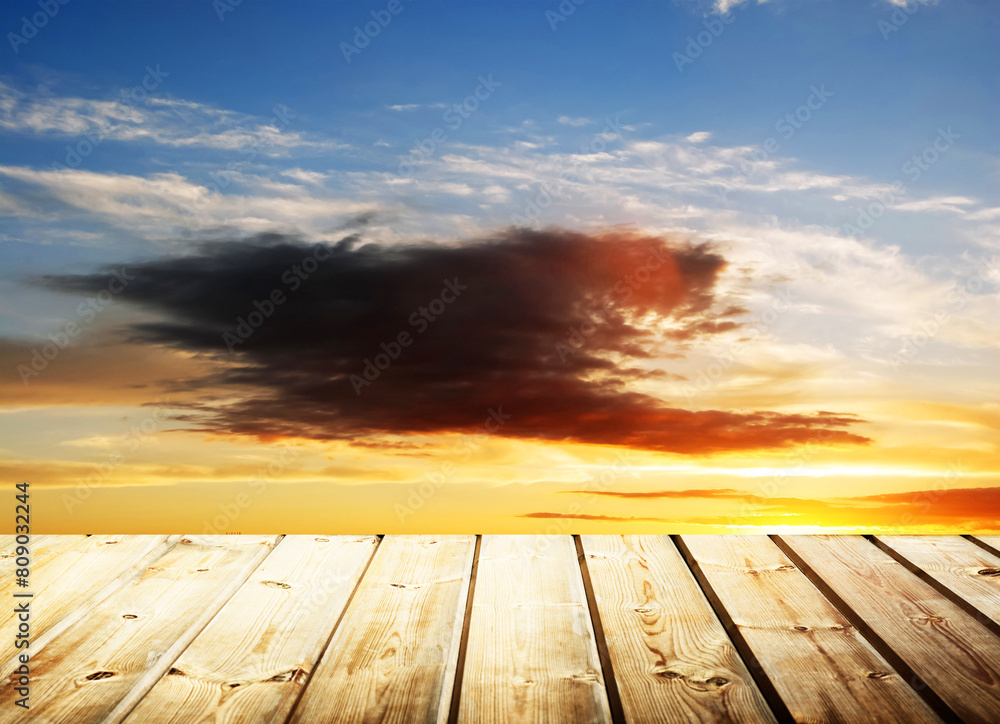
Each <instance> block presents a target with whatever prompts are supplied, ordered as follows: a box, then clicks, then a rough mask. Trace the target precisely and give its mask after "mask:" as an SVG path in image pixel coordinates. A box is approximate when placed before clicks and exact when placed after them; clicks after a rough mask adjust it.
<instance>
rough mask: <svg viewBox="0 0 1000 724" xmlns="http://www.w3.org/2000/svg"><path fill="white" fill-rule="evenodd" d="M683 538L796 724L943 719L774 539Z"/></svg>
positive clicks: (742, 537) (900, 722) (700, 536)
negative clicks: (814, 584) (797, 722)
mask: <svg viewBox="0 0 1000 724" xmlns="http://www.w3.org/2000/svg"><path fill="white" fill-rule="evenodd" d="M681 540H682V541H683V543H684V545H685V546H686V547H687V549H688V550H689V551H690V553H691V555H692V557H693V558H694V560H695V561H696V562H697V565H698V566H699V568H700V569H701V571H702V573H703V574H704V576H705V578H706V579H707V580H708V582H709V584H710V585H711V587H712V589H713V591H714V592H715V595H716V596H718V599H719V600H720V601H721V602H722V604H723V606H724V607H725V609H726V612H727V614H728V615H729V617H730V618H731V619H732V621H733V623H734V624H735V626H736V629H737V630H738V631H739V634H740V635H741V636H743V638H744V639H745V640H746V642H747V645H748V646H749V647H750V649H751V650H752V651H753V654H754V656H755V657H756V659H757V661H758V662H759V664H760V666H761V668H762V669H763V671H764V673H765V674H766V675H767V676H768V678H769V679H770V680H771V682H772V683H773V685H774V688H775V689H776V690H777V692H778V694H779V695H780V696H781V698H782V700H783V701H784V702H785V704H786V706H787V707H788V710H789V711H790V712H791V714H792V717H793V718H794V719H795V721H800V722H861V721H879V722H899V724H908V723H909V722H936V721H938V717H937V716H936V715H935V714H934V713H933V712H932V711H931V709H930V708H929V707H928V706H927V705H926V704H925V703H924V702H923V700H921V698H920V697H919V696H918V695H917V694H916V693H915V692H914V691H913V689H911V688H910V687H909V686H908V684H907V682H906V681H904V680H903V678H902V677H901V676H900V675H899V674H898V673H897V672H895V671H894V670H893V668H892V667H891V666H889V664H888V663H887V662H886V661H885V659H884V658H883V657H882V656H880V655H879V654H878V652H876V651H875V649H873V648H872V647H871V646H870V645H869V643H868V642H867V641H866V640H865V639H864V637H863V636H861V635H860V634H859V632H858V630H857V629H856V628H854V626H852V625H851V624H850V622H849V621H848V620H847V619H846V618H845V617H844V616H843V615H842V614H841V613H840V612H839V611H838V610H837V609H836V607H835V606H834V605H833V604H832V603H830V602H829V601H828V600H827V599H826V598H825V597H824V596H823V594H822V593H820V591H819V590H817V589H816V587H815V586H813V585H812V584H811V583H810V582H809V580H808V579H807V578H806V577H805V576H804V575H803V574H802V572H800V571H799V570H798V569H797V568H796V567H795V566H794V565H793V564H792V562H791V561H790V560H789V559H788V558H787V557H786V556H785V555H784V553H782V552H781V551H780V550H779V549H778V547H777V546H776V545H775V544H774V543H773V542H772V541H771V540H770V539H769V538H767V537H766V536H757V535H740V536H702V535H691V536H688V535H686V536H681ZM862 542H864V541H862Z"/></svg>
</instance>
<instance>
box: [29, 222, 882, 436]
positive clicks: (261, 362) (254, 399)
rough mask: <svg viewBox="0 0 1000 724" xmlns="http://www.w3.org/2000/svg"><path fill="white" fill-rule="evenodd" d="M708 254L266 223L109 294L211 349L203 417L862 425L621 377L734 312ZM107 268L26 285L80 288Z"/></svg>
mask: <svg viewBox="0 0 1000 724" xmlns="http://www.w3.org/2000/svg"><path fill="white" fill-rule="evenodd" d="M724 266H725V260H724V259H723V258H722V256H721V255H720V254H719V253H718V252H716V251H714V250H713V249H711V248H710V247H709V246H707V245H704V244H702V245H692V244H688V243H680V242H674V241H671V240H669V239H664V238H650V237H643V236H641V235H638V234H633V233H628V232H610V233H607V234H603V235H585V234H578V233H571V232H566V231H529V230H510V231H507V232H504V233H502V234H499V235H497V236H495V237H492V238H487V239H480V240H474V241H471V242H468V243H464V244H461V245H443V244H431V243H427V244H420V245H409V246H392V247H379V246H375V245H370V244H368V245H365V244H362V243H361V242H360V240H359V239H358V237H356V236H348V237H346V238H344V239H343V240H341V241H339V242H338V243H336V244H332V245H307V244H303V243H301V242H300V241H298V240H296V239H293V238H289V237H284V236H280V235H274V234H272V235H263V236H260V237H258V238H255V239H251V240H234V241H229V242H213V243H211V244H207V245H204V246H202V247H201V248H200V249H199V250H198V252H197V253H196V254H194V255H191V256H187V257H182V258H168V259H162V260H156V261H151V262H145V263H142V264H136V265H132V266H128V267H127V273H128V274H130V275H132V276H134V280H133V281H130V283H129V288H128V291H127V294H125V295H123V299H124V300H125V302H126V303H129V304H133V305H137V306H139V307H142V308H143V309H144V310H146V311H147V312H152V313H153V314H154V317H155V318H156V319H157V320H158V321H152V322H143V323H138V324H135V325H134V326H133V327H132V329H131V339H132V341H133V342H135V343H146V344H159V345H167V346H170V347H175V348H179V349H183V350H186V351H190V352H195V353H200V354H203V355H207V356H211V357H214V358H217V359H218V360H219V363H220V364H219V372H218V373H217V374H214V375H212V376H211V377H208V378H200V379H196V380H189V381H188V382H187V383H186V385H187V388H188V389H189V390H193V391H200V392H202V393H204V395H205V397H206V399H205V401H204V402H203V403H199V404H198V405H195V406H194V409H193V411H192V416H191V419H192V420H197V421H198V423H199V425H200V426H202V427H205V428H208V429H213V430H218V431H224V432H232V433H239V434H251V435H259V436H306V437H312V438H316V439H352V438H358V437H363V436H365V435H369V434H373V433H386V432H388V433H403V434H405V433H433V432H442V431H452V430H462V429H466V428H468V427H469V426H470V424H471V423H473V422H475V421H477V420H479V419H482V418H483V416H484V414H486V412H487V410H492V411H493V412H492V413H491V414H493V416H494V418H496V417H500V418H502V420H503V423H502V424H503V427H502V429H501V431H500V434H503V435H505V436H515V437H521V438H535V439H544V440H551V441H571V442H581V443H602V444H613V445H625V446H631V447H636V448H645V449H650V450H662V451H671V452H682V453H706V452H717V451H726V450H741V449H753V448H766V447H779V446H785V445H789V444H795V443H799V442H806V441H807V440H808V439H809V438H811V437H813V436H815V435H816V433H817V431H819V430H825V431H826V432H825V433H824V435H825V437H824V439H825V440H827V441H829V442H846V443H864V442H867V440H866V438H862V437H859V436H857V435H854V434H851V433H848V432H846V431H844V430H843V429H838V428H843V427H845V426H847V425H850V424H852V423H854V422H856V421H857V420H856V418H854V417H852V416H850V415H843V414H836V413H823V414H816V415H802V414H795V415H786V414H780V413H775V412H746V413H742V412H740V413H737V412H726V411H711V410H710V411H699V412H692V411H687V410H682V409H677V408H674V407H671V406H670V405H669V404H666V403H664V402H663V401H661V400H659V399H656V398H654V397H651V396H649V395H646V394H642V393H639V392H636V391H634V389H632V388H633V387H634V385H632V383H634V382H637V381H639V380H642V379H647V378H649V377H650V376H651V374H652V375H656V374H658V373H659V372H660V371H658V370H657V368H656V362H655V360H661V359H663V358H667V357H670V356H676V355H677V354H678V350H683V349H684V346H683V345H684V344H686V341H688V340H691V339H693V338H696V337H703V336H706V335H712V334H716V333H719V332H722V331H725V330H727V329H732V328H733V327H735V326H736V325H737V324H738V323H737V322H736V321H734V320H733V319H732V316H734V315H736V314H738V313H739V312H740V311H741V310H740V309H739V308H737V307H731V306H730V305H722V304H720V305H719V309H721V310H723V311H721V314H716V313H714V312H713V310H714V309H715V308H716V304H717V301H718V300H717V299H716V297H715V294H714V285H715V282H716V279H717V277H718V275H719V273H720V272H721V271H722V269H723V268H724ZM106 279H107V276H106V274H93V275H64V276H57V277H47V278H46V279H45V280H44V283H45V284H47V285H48V286H50V287H53V288H57V289H60V290H63V291H68V292H82V293H91V292H93V291H94V290H95V289H98V288H99V286H100V285H101V284H103V283H105V282H106ZM720 316H726V317H728V318H727V319H724V320H722V319H720V318H719V317H720ZM651 320H652V321H653V322H656V323H665V324H666V328H663V329H660V330H658V329H657V328H656V327H654V326H653V325H651V324H650V321H651ZM622 360H624V363H621V361H622ZM636 365H646V367H642V366H636ZM366 373H367V375H366ZM209 390H211V391H212V395H214V396H215V397H214V398H213V399H208V391H209ZM220 390H221V391H222V392H221V393H220ZM222 397H225V398H226V399H225V401H224V402H223V401H222ZM508 416H509V417H508Z"/></svg>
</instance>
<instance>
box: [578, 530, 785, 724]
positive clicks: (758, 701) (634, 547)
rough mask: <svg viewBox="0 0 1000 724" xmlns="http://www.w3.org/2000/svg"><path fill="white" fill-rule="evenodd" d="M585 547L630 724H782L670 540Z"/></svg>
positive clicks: (627, 539)
mask: <svg viewBox="0 0 1000 724" xmlns="http://www.w3.org/2000/svg"><path fill="white" fill-rule="evenodd" d="M581 541H582V543H583V548H584V551H585V552H586V556H587V557H586V563H587V568H588V570H589V572H590V580H591V583H592V585H593V590H594V596H595V599H596V602H597V609H598V611H599V613H600V619H601V623H602V625H603V629H604V636H605V640H606V641H607V644H608V650H609V653H610V656H611V664H612V669H613V671H614V677H615V679H616V681H617V683H618V690H619V693H620V696H621V700H622V705H623V708H624V711H625V717H626V720H627V721H630V722H651V721H656V722H715V721H727V722H773V721H775V718H774V715H773V714H772V713H771V710H770V708H769V707H768V706H767V703H766V702H765V700H764V697H763V696H762V695H761V693H760V690H759V689H758V688H757V685H756V684H755V683H754V681H753V677H751V676H750V672H749V671H747V668H746V665H745V664H744V663H743V660H742V659H741V658H740V656H739V654H738V653H737V652H736V649H735V647H734V646H733V644H732V642H731V641H730V640H729V637H728V636H727V635H726V632H725V629H723V627H722V624H721V623H720V622H719V619H718V618H717V617H716V615H715V612H714V611H713V610H712V607H711V606H710V605H709V603H708V601H707V600H706V599H705V595H704V594H703V593H702V591H701V588H700V587H699V586H698V583H697V582H696V581H695V579H694V576H692V575H691V571H690V570H689V569H688V566H687V564H686V563H685V562H684V559H683V558H682V557H681V555H680V553H679V552H678V551H677V548H676V546H675V545H674V544H673V542H672V541H671V540H670V538H669V537H667V536H657V535H585V536H581Z"/></svg>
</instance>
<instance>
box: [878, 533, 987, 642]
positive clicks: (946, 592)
mask: <svg viewBox="0 0 1000 724" xmlns="http://www.w3.org/2000/svg"><path fill="white" fill-rule="evenodd" d="M861 537H862V538H867V539H868V541H869V542H870V543H872V544H874V545H875V546H876V547H878V548H879V549H880V550H882V551H884V552H885V553H886V554H888V555H889V556H890V557H891V558H892V559H893V560H895V561H896V562H897V563H899V564H900V565H901V566H903V568H905V569H906V570H908V571H909V572H910V573H912V574H913V575H915V576H916V577H917V578H919V579H920V580H921V581H923V582H924V583H926V584H927V585H929V586H930V587H931V588H933V589H934V590H935V591H937V592H938V593H940V594H941V595H942V596H943V597H944V598H947V599H948V600H949V601H951V602H952V603H954V604H955V605H956V606H958V607H959V608H960V609H962V610H963V611H965V612H966V613H967V614H969V615H970V616H971V617H972V618H974V619H975V620H976V622H977V623H980V624H982V625H983V626H985V627H986V628H988V629H989V630H990V631H991V632H993V633H994V634H995V635H997V636H1000V623H997V622H996V621H994V620H993V619H992V618H990V617H989V616H987V615H986V614H985V613H983V612H982V611H980V610H979V609H978V608H976V606H975V605H974V604H973V603H971V602H970V601H967V600H965V599H964V598H962V597H961V596H960V595H959V594H957V593H955V592H954V591H953V590H951V589H950V588H948V586H946V585H945V584H943V583H941V581H939V580H937V579H936V578H934V577H933V576H932V575H930V574H929V573H927V571H925V570H924V569H922V568H920V567H919V566H918V565H916V564H915V563H913V562H912V561H911V560H909V559H908V558H907V557H906V556H904V555H903V554H902V553H900V552H899V551H897V550H896V549H894V548H892V547H891V546H890V545H889V544H888V543H883V542H882V541H880V540H878V539H877V538H876V537H875V536H872V535H864V536H861Z"/></svg>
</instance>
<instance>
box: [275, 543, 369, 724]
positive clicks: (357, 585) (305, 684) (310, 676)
mask: <svg viewBox="0 0 1000 724" xmlns="http://www.w3.org/2000/svg"><path fill="white" fill-rule="evenodd" d="M383 538H384V536H383V535H376V536H375V547H374V548H373V549H372V554H371V555H370V556H368V561H367V562H366V563H365V569H364V570H363V571H361V575H360V576H358V582H357V583H355V584H354V590H353V591H351V595H350V596H348V597H347V601H346V602H345V603H344V608H343V609H341V611H340V615H339V616H338V617H337V620H336V622H335V623H334V624H333V629H331V630H330V635H329V636H327V637H326V643H325V644H323V648H322V649H320V652H319V656H317V657H316V660H315V661H313V664H312V666H311V667H310V668H309V673H308V674H306V680H305V681H303V682H302V686H301V687H300V688H299V694H298V696H296V697H295V702H294V703H293V704H292V706H291V708H290V709H289V710H288V715H287V716H286V717H285V722H290V721H291V720H292V717H293V716H295V710H296V709H298V708H299V704H300V703H301V701H302V696H303V695H304V694H305V693H306V688H308V686H309V683H310V682H311V681H312V679H313V674H314V673H315V671H316V669H317V668H318V667H319V664H320V662H321V661H322V660H323V657H324V656H325V655H326V651H327V649H329V648H330V642H332V641H333V637H334V635H335V634H336V633H337V629H338V628H340V622H341V621H343V620H344V616H346V615H347V611H348V609H350V608H351V603H352V602H353V601H354V594H356V593H357V592H358V589H359V588H361V582H362V581H363V580H365V576H366V575H367V574H368V569H369V568H370V567H371V565H372V561H374V560H375V554H376V553H378V549H379V546H381V545H382V539H383Z"/></svg>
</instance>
